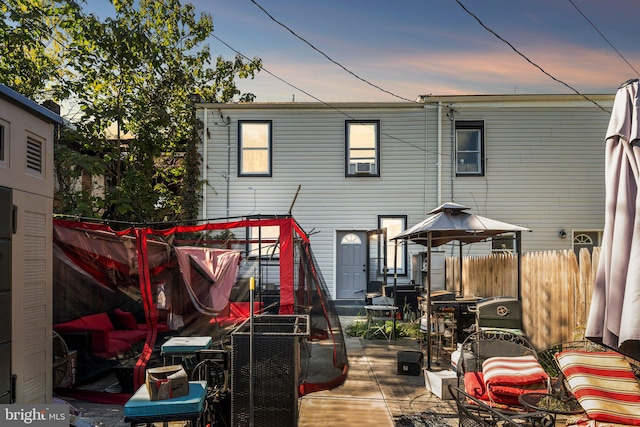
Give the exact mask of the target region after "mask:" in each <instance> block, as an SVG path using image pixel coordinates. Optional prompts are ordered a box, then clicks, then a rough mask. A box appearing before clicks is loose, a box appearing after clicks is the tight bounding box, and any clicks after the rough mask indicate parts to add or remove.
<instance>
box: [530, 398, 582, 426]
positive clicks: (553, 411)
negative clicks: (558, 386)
mask: <svg viewBox="0 0 640 427" xmlns="http://www.w3.org/2000/svg"><path fill="white" fill-rule="evenodd" d="M518 401H519V402H520V403H521V404H522V405H523V406H524V407H526V408H529V409H532V410H534V411H537V412H540V413H544V414H550V415H551V416H552V417H553V421H554V424H555V419H556V415H573V414H581V413H582V412H584V409H582V406H580V403H578V401H577V400H576V398H575V397H573V396H567V395H564V396H561V395H558V394H548V393H525V394H521V395H520V396H518Z"/></svg>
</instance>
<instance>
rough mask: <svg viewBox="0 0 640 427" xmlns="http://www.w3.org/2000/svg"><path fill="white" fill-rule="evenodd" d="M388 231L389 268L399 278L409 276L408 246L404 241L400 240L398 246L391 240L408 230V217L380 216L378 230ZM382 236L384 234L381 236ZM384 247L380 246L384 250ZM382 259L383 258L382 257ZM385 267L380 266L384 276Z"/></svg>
mask: <svg viewBox="0 0 640 427" xmlns="http://www.w3.org/2000/svg"><path fill="white" fill-rule="evenodd" d="M382 228H386V229H387V268H388V272H389V273H390V274H394V273H397V274H398V275H399V276H406V275H407V245H406V243H405V242H404V241H402V240H398V244H397V245H396V241H395V240H389V239H390V238H391V237H393V236H396V235H398V234H400V233H401V232H403V231H404V230H406V228H407V216H406V215H379V216H378V229H382ZM380 236H382V234H381V235H380ZM382 247H383V245H380V250H382ZM380 258H382V257H380ZM394 260H395V264H394ZM383 268H384V267H383V266H382V265H381V266H380V274H384V271H382V269H383Z"/></svg>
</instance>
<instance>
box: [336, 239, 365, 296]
mask: <svg viewBox="0 0 640 427" xmlns="http://www.w3.org/2000/svg"><path fill="white" fill-rule="evenodd" d="M337 239H338V247H337V253H336V266H337V267H336V268H337V271H336V280H337V283H336V299H364V297H365V293H366V289H367V232H366V231H339V232H338V234H337Z"/></svg>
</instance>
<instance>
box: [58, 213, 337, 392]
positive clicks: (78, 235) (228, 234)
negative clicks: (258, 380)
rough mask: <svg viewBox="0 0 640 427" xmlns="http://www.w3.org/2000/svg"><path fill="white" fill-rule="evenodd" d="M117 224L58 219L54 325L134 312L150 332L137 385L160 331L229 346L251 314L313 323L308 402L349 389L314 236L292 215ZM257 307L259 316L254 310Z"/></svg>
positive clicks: (304, 379) (304, 388) (305, 386)
mask: <svg viewBox="0 0 640 427" xmlns="http://www.w3.org/2000/svg"><path fill="white" fill-rule="evenodd" d="M118 225H120V227H117V226H116V225H113V228H112V227H111V226H109V225H107V224H102V223H95V222H89V221H86V220H85V221H76V220H68V219H54V239H53V240H54V255H55V257H54V260H55V261H54V319H53V322H54V328H55V324H59V323H62V322H68V321H72V320H74V319H77V318H80V317H82V316H87V315H91V314H94V313H101V312H107V313H112V312H113V311H114V310H116V309H119V310H125V311H130V312H134V313H135V314H136V315H137V317H138V319H137V320H138V321H139V322H140V323H146V325H147V326H148V327H147V329H146V331H147V337H146V340H145V341H144V346H143V348H142V349H141V351H140V355H139V358H138V359H137V361H136V365H135V370H134V382H135V386H136V388H137V387H138V386H139V385H140V384H142V383H143V382H144V372H145V368H146V366H147V364H148V362H149V360H150V359H151V358H152V357H154V355H155V356H157V352H158V350H159V345H160V344H161V343H160V342H158V339H157V338H158V333H159V331H166V330H168V331H169V332H165V334H168V335H189V336H194V335H205V336H207V335H208V336H211V337H212V338H213V341H214V342H216V343H220V344H221V345H224V343H225V342H227V340H228V338H229V336H230V333H231V332H232V331H233V329H234V328H235V327H236V326H238V325H240V324H241V323H242V322H244V321H245V320H246V319H247V317H248V316H249V315H250V313H252V312H253V313H254V315H256V316H259V315H260V314H261V313H270V314H282V315H290V314H305V315H309V316H310V333H311V337H310V340H309V343H306V344H305V345H307V346H308V348H309V351H304V352H301V357H303V358H304V359H305V360H303V361H301V365H302V366H303V367H304V369H305V371H306V372H303V374H302V375H301V384H300V387H299V388H300V390H299V391H300V395H304V394H306V393H309V392H312V391H317V390H324V389H330V388H333V387H336V386H338V385H341V384H342V383H343V382H344V380H345V379H346V375H347V371H348V364H347V355H346V349H345V343H344V337H343V335H342V328H341V326H340V321H339V318H338V315H337V313H336V310H335V306H334V304H333V302H332V300H331V297H330V294H329V292H328V289H327V287H326V284H325V282H324V279H323V277H322V275H321V273H320V271H319V270H318V268H317V264H316V262H315V259H314V256H313V253H312V251H311V245H310V241H309V237H308V235H307V234H306V233H305V232H304V230H302V228H301V227H300V226H299V224H298V223H297V222H296V221H295V220H294V219H293V218H292V217H291V216H289V215H285V216H270V217H265V216H260V217H250V218H236V219H221V220H209V221H207V222H205V223H202V224H198V225H172V224H157V225H154V226H138V225H126V227H123V226H122V224H118ZM267 236H268V237H267ZM251 278H254V280H255V283H256V287H255V291H253V294H252V295H250V292H251V291H250V289H249V282H250V280H251ZM250 297H251V298H250ZM250 300H253V301H255V303H254V309H253V310H251V307H249V308H248V309H247V308H246V307H247V302H248V301H250ZM238 307H245V308H244V309H239V308H238Z"/></svg>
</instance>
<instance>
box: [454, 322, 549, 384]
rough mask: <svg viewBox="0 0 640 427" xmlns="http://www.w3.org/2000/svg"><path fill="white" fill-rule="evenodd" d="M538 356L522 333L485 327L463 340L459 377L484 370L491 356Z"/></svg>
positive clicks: (458, 368)
mask: <svg viewBox="0 0 640 427" xmlns="http://www.w3.org/2000/svg"><path fill="white" fill-rule="evenodd" d="M527 355H533V356H535V357H536V358H537V352H536V350H535V348H534V347H533V345H532V344H531V343H530V342H529V341H528V340H527V339H526V338H525V337H524V336H522V335H519V334H515V333H512V332H510V331H507V330H504V329H485V330H482V331H476V332H473V333H471V334H470V335H469V336H468V337H467V338H465V340H464V341H463V342H462V345H461V347H460V359H459V360H458V363H457V365H456V366H457V368H456V369H457V372H458V378H459V379H462V377H464V374H465V373H467V372H482V364H483V363H484V362H485V361H486V360H487V359H489V358H490V357H496V356H501V357H504V356H527Z"/></svg>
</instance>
